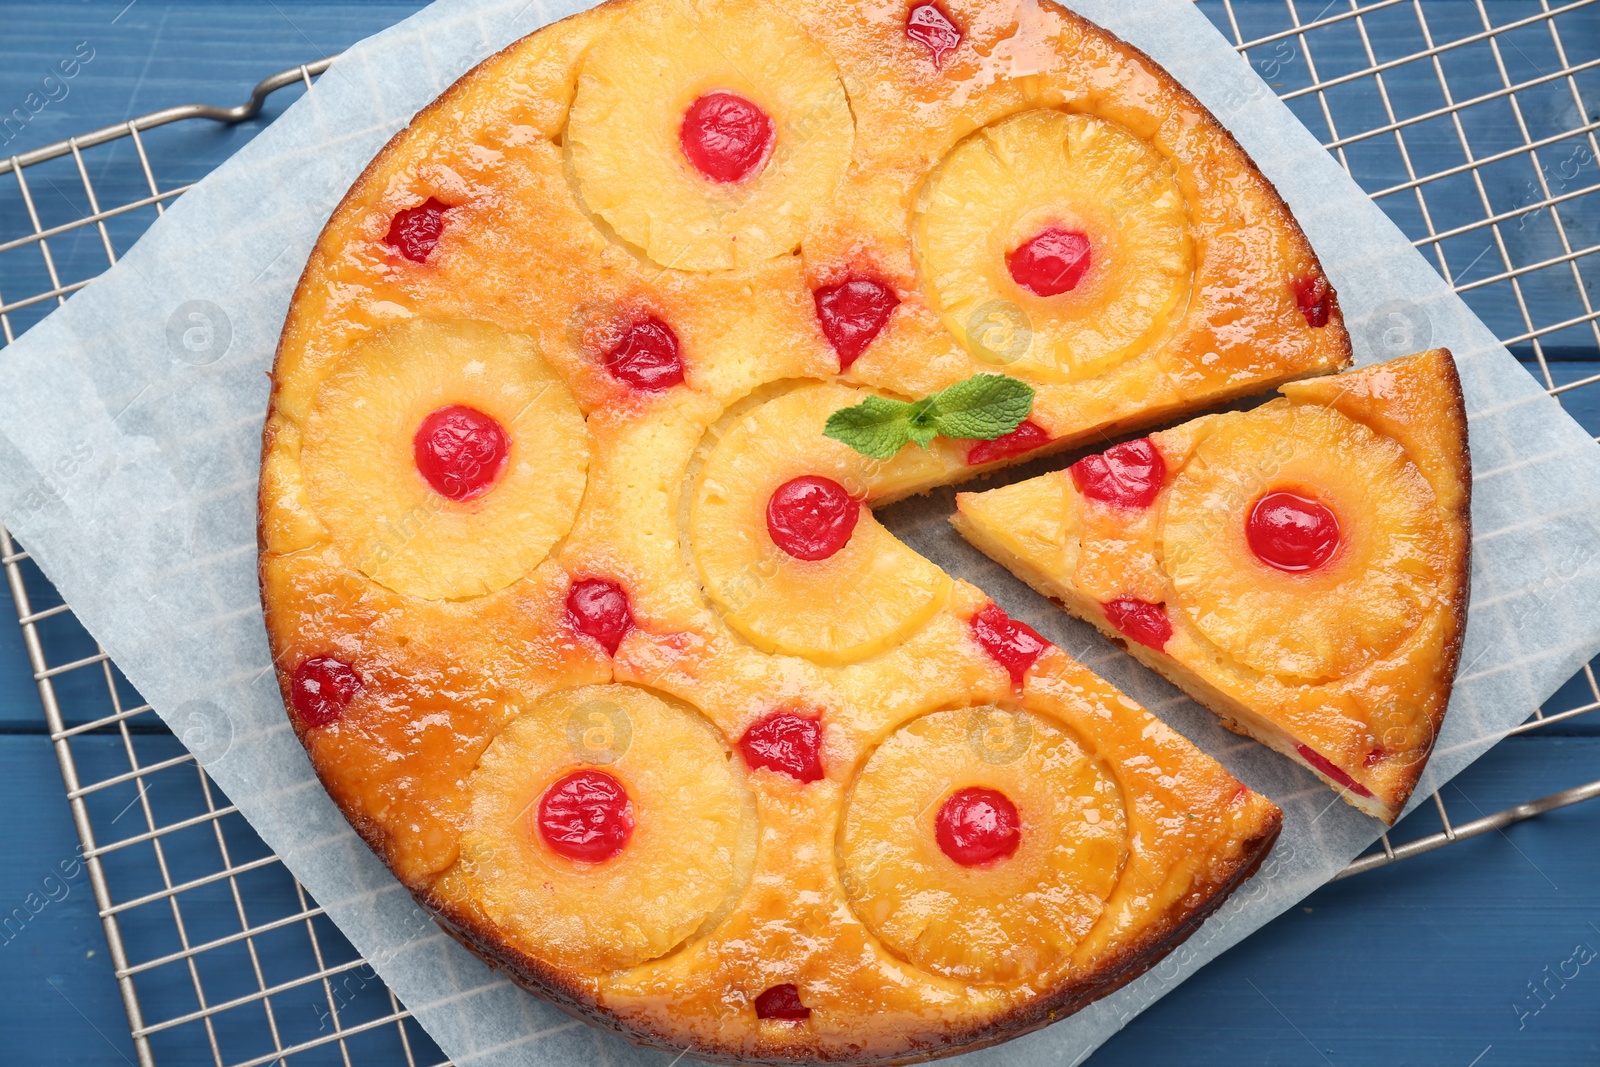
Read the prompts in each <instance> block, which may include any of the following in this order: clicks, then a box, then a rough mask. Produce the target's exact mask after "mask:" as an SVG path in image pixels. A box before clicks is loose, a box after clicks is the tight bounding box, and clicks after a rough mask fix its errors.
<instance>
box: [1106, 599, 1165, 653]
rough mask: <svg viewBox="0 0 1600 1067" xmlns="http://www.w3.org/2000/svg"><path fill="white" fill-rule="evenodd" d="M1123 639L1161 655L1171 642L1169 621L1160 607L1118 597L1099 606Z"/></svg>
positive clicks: (1142, 601) (1138, 600) (1146, 601)
mask: <svg viewBox="0 0 1600 1067" xmlns="http://www.w3.org/2000/svg"><path fill="white" fill-rule="evenodd" d="M1100 607H1101V609H1102V610H1104V611H1105V613H1106V618H1107V619H1110V620H1111V625H1112V626H1115V627H1116V628H1117V630H1118V632H1120V633H1121V634H1122V635H1123V636H1124V637H1126V638H1128V639H1129V640H1131V641H1137V642H1139V643H1140V644H1141V645H1145V646H1147V647H1149V648H1153V649H1155V650H1156V651H1157V652H1160V651H1161V650H1162V649H1164V648H1166V647H1167V642H1168V641H1170V640H1172V620H1171V619H1169V618H1167V609H1166V608H1165V607H1163V606H1162V605H1160V604H1152V603H1150V601H1148V600H1140V599H1138V598H1137V597H1119V598H1118V599H1116V600H1112V601H1109V602H1107V603H1105V604H1102V605H1100Z"/></svg>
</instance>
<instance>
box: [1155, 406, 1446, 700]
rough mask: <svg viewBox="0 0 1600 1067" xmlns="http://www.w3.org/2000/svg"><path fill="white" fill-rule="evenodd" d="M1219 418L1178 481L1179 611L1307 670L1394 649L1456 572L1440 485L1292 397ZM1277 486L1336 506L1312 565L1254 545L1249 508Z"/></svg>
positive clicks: (1171, 511)
mask: <svg viewBox="0 0 1600 1067" xmlns="http://www.w3.org/2000/svg"><path fill="white" fill-rule="evenodd" d="M1214 426H1215V428H1214V429H1213V430H1212V431H1211V432H1210V433H1209V434H1208V435H1207V436H1206V437H1205V438H1204V439H1203V440H1202V441H1201V442H1200V443H1199V445H1198V447H1197V449H1196V451H1195V454H1194V456H1193V458H1192V459H1191V460H1190V461H1189V463H1188V464H1187V465H1186V466H1185V467H1184V469H1183V471H1182V472H1181V473H1180V474H1179V475H1178V476H1177V477H1176V478H1175V479H1174V481H1173V484H1172V485H1171V486H1170V487H1169V489H1168V497H1167V505H1166V513H1165V521H1164V525H1163V530H1162V555H1163V559H1164V563H1165V567H1166V570H1167V573H1168V574H1169V575H1170V576H1171V578H1172V583H1173V586H1174V588H1175V589H1176V591H1177V594H1178V605H1179V607H1180V608H1181V610H1183V611H1184V612H1185V613H1186V614H1187V615H1188V616H1189V618H1190V619H1191V620H1192V621H1193V622H1194V624H1195V626H1196V627H1198V628H1199V629H1200V631H1201V632H1202V633H1204V634H1205V635H1206V636H1207V637H1208V638H1210V639H1211V640H1212V641H1213V642H1215V643H1216V644H1217V645H1218V646H1219V647H1220V648H1222V649H1224V650H1226V651H1227V652H1228V653H1230V654H1231V655H1232V656H1234V657H1235V658H1237V659H1238V660H1239V662H1241V663H1243V664H1245V665H1246V666H1249V667H1251V668H1253V669H1255V670H1257V671H1261V672H1263V673H1265V674H1271V675H1277V676H1279V677H1283V678H1286V679H1294V680H1298V681H1302V682H1320V681H1326V680H1328V679H1332V678H1341V677H1345V676H1347V675H1350V674H1354V673H1355V672H1356V671H1358V670H1360V669H1361V668H1363V667H1365V666H1366V665H1367V664H1368V663H1371V662H1372V661H1374V660H1377V659H1380V658H1382V657H1383V656H1384V655H1386V654H1387V653H1389V652H1390V651H1392V650H1393V649H1394V648H1395V647H1397V646H1398V645H1399V644H1400V642H1401V641H1403V640H1404V639H1405V638H1406V636H1407V635H1408V634H1410V633H1411V632H1412V631H1413V630H1414V629H1416V627H1417V626H1418V625H1419V624H1420V623H1421V621H1422V620H1423V618H1425V617H1426V616H1427V615H1428V614H1429V613H1430V612H1432V611H1433V610H1434V609H1435V606H1436V605H1435V599H1436V596H1437V593H1436V590H1437V589H1438V588H1439V582H1440V580H1441V578H1442V576H1443V575H1444V573H1445V570H1446V559H1445V545H1444V540H1443V538H1444V534H1443V531H1442V530H1441V528H1440V524H1439V521H1438V518H1437V515H1438V509H1437V507H1436V505H1435V501H1434V494H1433V490H1432V488H1431V487H1430V486H1429V484H1428V481H1427V479H1426V478H1424V477H1423V475H1422V472H1421V471H1419V470H1418V469H1417V467H1416V465H1415V464H1414V463H1412V461H1411V460H1410V459H1409V458H1407V456H1406V453H1405V450H1404V449H1403V448H1402V447H1401V446H1400V445H1399V443H1398V442H1396V441H1395V440H1394V439H1393V438H1390V437H1384V436H1380V435H1379V434H1377V433H1374V432H1373V431H1372V430H1370V429H1369V428H1367V427H1366V426H1365V425H1363V424H1362V423H1359V422H1356V421H1355V420H1354V419H1351V418H1348V417H1347V416H1345V415H1342V414H1340V413H1339V412H1338V411H1335V410H1333V409H1331V408H1325V407H1311V406H1306V405H1301V406H1296V405H1293V404H1291V402H1290V401H1288V400H1275V401H1273V402H1272V403H1271V404H1268V405H1266V406H1264V407H1262V408H1259V409H1257V410H1256V411H1254V412H1252V413H1251V415H1250V417H1249V418H1235V419H1219V420H1217V421H1216V422H1215V423H1214ZM1380 486H1381V487H1382V488H1383V492H1381V493H1376V494H1375V493H1373V492H1372V490H1373V488H1374V487H1380ZM1274 493H1288V494H1293V496H1294V497H1295V498H1298V499H1299V500H1302V501H1312V502H1314V503H1315V504H1320V505H1321V508H1325V509H1326V512H1327V513H1329V514H1331V516H1332V517H1333V520H1334V523H1335V524H1336V528H1330V531H1329V534H1330V536H1329V537H1328V539H1327V543H1328V548H1327V552H1328V556H1327V558H1326V559H1325V560H1323V561H1320V562H1318V563H1317V565H1316V566H1314V567H1308V568H1306V569H1304V570H1302V571H1294V570H1284V569H1281V568H1279V567H1277V566H1273V565H1270V564H1269V563H1267V562H1264V561H1263V559H1262V557H1261V556H1260V555H1259V554H1258V553H1257V551H1255V550H1253V549H1252V546H1251V544H1250V542H1249V535H1248V526H1249V522H1250V516H1251V514H1252V513H1253V512H1254V510H1255V509H1256V507H1257V506H1258V504H1259V503H1260V502H1262V501H1263V500H1267V499H1268V497H1269V495H1270V494H1274ZM1268 502H1269V503H1270V501H1268ZM1317 513H1318V514H1322V512H1321V511H1320V510H1318V511H1317ZM1302 521H1304V520H1302ZM1324 521H1326V520H1324Z"/></svg>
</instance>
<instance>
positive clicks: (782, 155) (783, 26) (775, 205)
mask: <svg viewBox="0 0 1600 1067" xmlns="http://www.w3.org/2000/svg"><path fill="white" fill-rule="evenodd" d="M664 41H667V42H672V47H668V48H663V47H662V42H664ZM718 90H724V91H731V92H733V93H735V94H737V95H739V96H741V97H744V98H745V99H747V100H749V101H750V102H752V103H754V104H755V105H756V106H758V107H759V108H761V110H762V111H763V112H765V113H766V115H767V116H768V117H769V118H770V119H771V120H772V124H773V127H774V128H775V130H776V131H777V139H776V142H775V143H774V145H773V147H772V150H771V153H770V155H769V156H768V158H767V160H766V161H765V163H764V164H763V165H762V167H761V169H760V170H759V171H758V172H757V173H756V174H755V175H754V176H753V177H750V178H748V179H746V180H744V181H739V182H728V183H718V182H714V181H710V180H708V179H706V178H705V177H703V176H702V175H701V174H700V173H699V172H697V171H696V170H695V169H694V168H693V166H692V165H691V164H690V163H689V161H688V160H687V159H685V158H684V154H683V150H682V148H681V147H680V145H679V143H678V131H679V127H680V126H681V124H682V122H683V118H684V114H685V113H686V112H687V111H688V110H689V108H690V106H691V105H692V104H693V103H694V102H695V101H696V100H697V99H699V98H700V97H702V96H704V95H706V94H707V93H711V92H715V91H718ZM854 140H855V123H854V119H853V118H852V117H851V114H850V106H849V103H848V101H847V100H846V98H845V92H844V86H843V85H842V84H840V81H839V72H838V68H836V67H835V66H834V63H833V60H832V59H830V58H829V57H828V55H827V53H825V52H824V51H823V50H822V49H821V47H819V46H818V45H817V43H816V42H815V41H814V40H812V39H811V37H810V36H809V35H807V33H806V32H805V31H804V30H803V29H801V28H800V26H799V25H797V24H796V23H794V22H793V21H791V20H790V19H789V18H788V17H787V16H785V15H783V14H780V13H779V12H778V11H776V10H774V9H773V8H771V7H768V6H767V5H766V4H763V3H760V2H758V0H644V2H641V3H639V4H638V5H636V6H635V7H633V8H632V9H630V10H629V11H628V13H627V14H626V15H624V16H623V17H622V19H620V20H619V21H618V23H617V25H616V27H615V28H614V29H612V30H611V32H609V33H607V34H606V35H605V36H604V37H603V38H601V40H600V41H599V42H598V43H597V44H596V45H595V46H594V49H593V51H592V52H590V54H589V57H588V59H587V60H586V61H585V62H584V65H583V72H582V74H581V75H580V77H579V80H578V90H577V95H576V96H575V97H574V99H573V104H572V112H571V115H570V117H569V119H568V125H567V137H566V144H567V148H568V151H569V152H570V153H571V161H572V170H573V173H574V174H575V175H576V177H577V187H578V191H579V194H580V195H581V196H582V198H583V201H584V203H585V204H587V205H588V207H589V209H590V210H591V211H593V212H594V213H595V214H597V215H599V216H600V217H601V218H602V219H604V220H605V221H606V222H607V223H608V224H610V226H611V228H612V229H613V230H615V231H616V233H617V236H619V237H621V238H622V239H623V240H624V241H627V242H628V243H630V244H632V245H635V246H637V247H639V248H642V249H644V251H645V254H646V255H648V256H649V257H650V258H651V259H652V260H654V261H655V262H656V263H658V264H660V265H661V266H664V267H669V268H676V269H679V270H691V271H712V270H726V269H728V268H731V267H742V266H747V265H749V264H751V263H754V262H756V261H758V260H762V259H770V258H772V257H773V256H780V255H784V254H787V253H789V252H792V251H794V249H795V248H796V247H797V246H798V245H799V243H800V237H801V234H802V233H803V232H804V231H805V227H806V224H807V221H808V219H809V217H810V214H811V212H812V211H813V210H814V209H815V208H816V206H817V205H819V204H822V203H824V202H826V200H827V198H828V196H829V194H830V193H831V192H832V191H833V188H834V186H835V184H837V182H838V181H839V179H840V177H842V176H843V174H844V172H845V168H846V166H848V165H849V162H850V153H851V146H852V144H853V143H854Z"/></svg>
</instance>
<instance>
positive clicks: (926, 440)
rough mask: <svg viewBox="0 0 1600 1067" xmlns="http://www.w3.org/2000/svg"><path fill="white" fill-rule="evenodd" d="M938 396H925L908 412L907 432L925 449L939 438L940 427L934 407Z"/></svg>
mask: <svg viewBox="0 0 1600 1067" xmlns="http://www.w3.org/2000/svg"><path fill="white" fill-rule="evenodd" d="M938 395H939V394H937V393H935V394H934V395H933V396H925V397H923V398H922V399H921V400H917V401H914V402H913V403H912V404H911V410H910V411H908V412H906V424H907V432H909V433H910V435H911V439H912V440H913V441H915V442H916V443H917V444H918V445H920V446H921V447H923V448H927V447H928V446H929V445H930V444H932V443H933V439H934V438H935V437H938V436H939V427H938V425H937V424H936V423H935V414H934V405H935V403H936V402H937V400H938Z"/></svg>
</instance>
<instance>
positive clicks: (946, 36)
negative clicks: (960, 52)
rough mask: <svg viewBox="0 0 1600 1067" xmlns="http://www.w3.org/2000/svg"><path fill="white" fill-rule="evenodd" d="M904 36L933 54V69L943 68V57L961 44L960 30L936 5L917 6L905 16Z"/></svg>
mask: <svg viewBox="0 0 1600 1067" xmlns="http://www.w3.org/2000/svg"><path fill="white" fill-rule="evenodd" d="M906 36H907V37H909V38H911V39H912V40H913V41H916V42H917V43H918V44H921V45H925V46H926V47H927V49H928V51H929V52H931V53H932V54H933V69H934V70H938V69H940V68H941V67H943V66H944V57H945V56H947V55H949V54H950V53H951V52H954V51H955V50H956V46H958V45H959V44H960V43H961V30H960V28H959V27H957V26H956V24H955V23H954V22H951V21H950V16H949V15H946V14H945V13H944V12H943V11H940V10H939V5H938V4H932V3H929V4H918V5H916V6H915V7H913V8H912V9H911V13H910V14H909V15H907V16H906Z"/></svg>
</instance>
